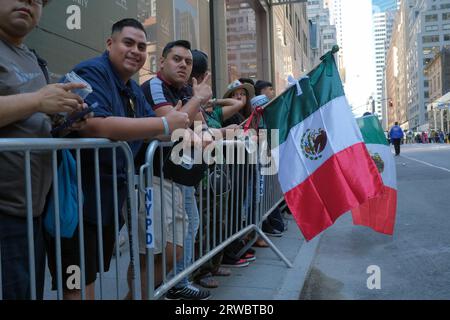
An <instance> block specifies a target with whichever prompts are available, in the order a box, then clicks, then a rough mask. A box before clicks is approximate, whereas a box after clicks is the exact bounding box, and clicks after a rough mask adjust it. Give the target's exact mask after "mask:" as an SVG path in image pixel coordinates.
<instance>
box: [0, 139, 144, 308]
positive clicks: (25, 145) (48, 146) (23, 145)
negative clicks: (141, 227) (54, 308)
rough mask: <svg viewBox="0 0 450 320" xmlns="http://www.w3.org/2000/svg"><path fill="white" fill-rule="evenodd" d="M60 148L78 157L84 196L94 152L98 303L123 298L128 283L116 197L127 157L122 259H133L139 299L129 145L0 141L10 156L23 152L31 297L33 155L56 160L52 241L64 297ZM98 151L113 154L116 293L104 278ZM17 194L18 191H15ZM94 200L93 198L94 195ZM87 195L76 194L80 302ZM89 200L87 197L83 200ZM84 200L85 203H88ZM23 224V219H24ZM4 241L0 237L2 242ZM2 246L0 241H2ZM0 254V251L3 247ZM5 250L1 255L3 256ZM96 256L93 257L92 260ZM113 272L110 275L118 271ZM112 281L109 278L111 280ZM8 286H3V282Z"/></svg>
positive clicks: (33, 271)
mask: <svg viewBox="0 0 450 320" xmlns="http://www.w3.org/2000/svg"><path fill="white" fill-rule="evenodd" d="M60 150H70V151H72V154H73V155H74V158H75V161H76V186H77V190H78V195H81V194H82V192H83V191H82V173H81V172H82V167H83V163H82V160H81V159H82V157H81V153H82V151H86V150H90V151H92V153H93V158H94V159H93V163H94V169H93V175H94V176H95V177H93V179H95V182H94V183H93V184H94V185H95V186H94V187H93V188H94V189H95V202H96V203H95V207H96V208H97V210H96V212H97V216H96V218H97V237H96V238H97V243H96V245H97V246H98V250H97V252H98V257H97V258H98V263H99V277H98V280H99V281H97V290H96V298H97V299H117V300H119V299H122V298H123V294H124V292H125V291H124V290H126V289H127V287H126V284H125V283H122V284H121V283H119V282H120V281H119V280H120V279H124V278H125V277H126V274H127V270H126V268H121V266H120V264H119V262H120V261H119V257H120V256H121V255H120V253H119V232H120V229H119V219H120V218H119V214H120V213H121V208H119V207H118V201H119V200H118V193H117V170H116V168H117V162H116V157H117V155H118V154H119V153H121V154H122V155H123V159H125V163H126V164H125V168H126V169H125V171H126V172H125V173H124V175H125V180H126V187H125V188H126V198H127V200H126V203H128V207H129V210H128V212H127V216H126V217H125V219H127V221H128V224H127V225H128V230H127V231H128V232H127V233H128V240H129V245H130V246H129V249H130V250H129V255H127V256H126V257H124V255H122V258H121V259H129V264H130V267H131V268H130V271H131V286H132V288H131V294H132V297H133V298H134V299H140V298H141V296H140V294H141V290H140V265H139V262H137V263H135V260H136V259H137V258H138V256H139V254H138V243H137V241H136V239H137V222H138V220H137V208H136V204H137V199H136V198H135V196H136V193H135V191H134V190H135V183H134V160H133V154H132V152H131V149H130V148H129V146H128V144H127V143H125V142H111V141H109V140H106V139H0V153H8V152H16V153H20V154H23V159H24V162H23V167H24V176H25V185H26V188H25V190H24V191H23V192H24V193H25V197H26V213H27V216H26V223H27V226H28V227H27V237H28V260H29V261H28V262H29V263H28V266H26V268H27V269H28V270H29V282H30V283H29V286H30V288H31V289H30V292H31V293H30V299H33V300H34V299H36V297H37V294H36V290H37V288H36V283H35V282H36V266H35V251H34V247H35V243H34V237H33V235H34V232H36V230H33V201H32V194H33V190H32V183H31V179H32V178H31V177H32V174H33V172H32V166H31V159H32V157H33V154H35V153H48V155H49V157H50V158H51V162H52V171H53V187H52V188H51V189H50V192H51V193H52V196H53V199H54V202H53V203H54V205H53V206H54V219H55V221H54V243H55V256H54V259H55V261H56V288H55V289H57V295H56V298H57V299H62V298H63V286H64V284H63V273H64V272H66V271H67V270H62V257H61V246H62V242H63V241H64V240H63V239H62V238H61V227H60V215H63V214H65V208H61V207H60V201H59V199H60V197H61V196H62V195H60V194H59V190H60V188H58V182H59V181H58V152H59V151H60ZM100 150H108V152H109V151H110V152H111V154H110V155H111V163H112V190H113V192H112V193H113V194H112V195H110V198H111V200H112V201H113V202H114V203H113V204H112V207H113V208H114V210H113V211H114V212H113V214H114V217H113V220H114V221H113V222H114V227H113V228H112V229H113V237H114V244H115V256H116V261H115V266H113V268H112V269H115V270H114V271H115V281H114V282H115V290H110V288H111V284H109V283H108V290H106V281H110V280H109V279H107V278H106V277H105V274H104V265H103V261H104V257H103V252H104V251H103V235H102V228H101V226H102V210H101V206H102V201H101V196H100V195H101V190H100V188H101V178H100V165H99V151H100ZM15 192H17V190H15ZM92 196H93V195H92ZM82 198H83V197H80V196H78V197H77V199H78V220H79V222H80V223H79V227H78V228H77V230H76V231H75V234H77V235H78V239H79V240H78V243H79V256H78V257H79V262H80V264H79V266H78V271H79V273H76V272H75V273H74V274H75V275H77V274H79V276H80V279H78V281H77V282H78V283H79V288H76V289H80V290H81V298H82V299H85V298H86V285H85V278H86V267H85V250H87V248H85V245H84V243H85V242H84V240H85V235H86V234H85V230H84V228H83V221H84V219H85V216H84V214H83V202H82V201H83V199H82ZM85 198H86V197H85ZM85 200H86V199H85ZM24 220H25V218H24ZM0 240H1V238H0ZM0 248H1V243H0ZM0 251H1V249H0ZM1 254H2V252H0V256H1ZM92 258H94V257H92ZM5 267H6V266H5V265H3V266H2V260H1V259H0V300H2V299H3V295H2V292H3V286H2V282H3V281H4V279H2V269H3V270H5V269H4V268H5ZM114 271H112V272H114ZM108 278H109V277H108ZM46 281H48V279H46ZM3 283H4V282H3ZM44 297H45V298H49V297H50V299H52V297H51V295H50V294H49V293H48V292H46V293H45V294H44Z"/></svg>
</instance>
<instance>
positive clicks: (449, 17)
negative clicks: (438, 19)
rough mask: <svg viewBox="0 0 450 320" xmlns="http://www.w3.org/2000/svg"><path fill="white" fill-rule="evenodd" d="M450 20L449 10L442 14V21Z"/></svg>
mask: <svg viewBox="0 0 450 320" xmlns="http://www.w3.org/2000/svg"><path fill="white" fill-rule="evenodd" d="M446 20H450V12H446V13H443V14H442V21H446Z"/></svg>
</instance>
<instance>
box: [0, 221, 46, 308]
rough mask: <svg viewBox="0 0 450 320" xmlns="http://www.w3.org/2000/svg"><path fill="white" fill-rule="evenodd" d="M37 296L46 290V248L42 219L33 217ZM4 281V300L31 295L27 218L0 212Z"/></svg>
mask: <svg viewBox="0 0 450 320" xmlns="http://www.w3.org/2000/svg"><path fill="white" fill-rule="evenodd" d="M33 231H34V256H35V270H36V271H35V272H36V298H37V299H38V300H42V298H43V292H44V274H45V250H44V238H43V232H42V219H41V218H35V219H33ZM0 251H1V261H0V264H1V265H0V267H1V275H0V276H1V285H0V288H2V289H3V299H4V300H29V299H31V286H30V269H29V261H28V237H27V219H24V218H16V217H12V216H8V215H3V214H0Z"/></svg>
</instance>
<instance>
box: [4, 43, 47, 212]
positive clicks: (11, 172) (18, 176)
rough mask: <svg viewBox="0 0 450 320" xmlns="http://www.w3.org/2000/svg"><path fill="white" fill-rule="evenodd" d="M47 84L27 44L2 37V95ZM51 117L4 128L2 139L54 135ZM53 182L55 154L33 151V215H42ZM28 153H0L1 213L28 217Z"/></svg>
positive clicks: (41, 116)
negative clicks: (52, 165)
mask: <svg viewBox="0 0 450 320" xmlns="http://www.w3.org/2000/svg"><path fill="white" fill-rule="evenodd" d="M45 85H46V80H45V77H44V74H43V72H42V70H41V68H40V67H39V64H38V62H37V58H36V56H35V55H34V54H33V53H32V52H31V51H30V50H29V49H28V48H27V47H26V46H25V45H23V46H21V47H16V46H12V45H10V44H8V43H6V42H4V41H3V40H1V39H0V95H2V96H9V95H15V94H21V93H31V92H35V91H37V90H39V89H41V88H42V87H44V86H45ZM50 130H51V124H50V119H49V117H48V116H47V115H45V114H43V113H35V114H33V115H32V116H31V117H29V118H27V119H25V120H22V121H18V122H15V123H13V124H10V125H7V126H5V127H2V128H0V139H2V138H51V134H50ZM51 181H52V167H51V154H50V153H49V152H32V153H31V188H32V199H33V216H34V217H37V216H40V215H41V214H42V211H43V209H44V205H45V198H46V196H47V193H48V191H49V190H50V186H51ZM26 210H27V207H26V189H25V154H24V153H23V152H22V153H19V152H0V214H7V215H13V216H18V217H26V212H27V211H26Z"/></svg>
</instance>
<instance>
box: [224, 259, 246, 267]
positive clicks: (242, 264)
mask: <svg viewBox="0 0 450 320" xmlns="http://www.w3.org/2000/svg"><path fill="white" fill-rule="evenodd" d="M249 264H250V262H248V261H247V260H244V259H239V260H232V261H226V260H225V259H224V260H223V263H222V266H224V267H227V268H244V267H247V266H248V265H249Z"/></svg>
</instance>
